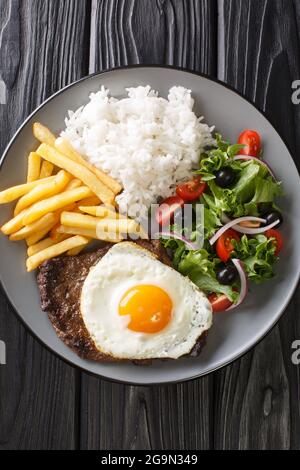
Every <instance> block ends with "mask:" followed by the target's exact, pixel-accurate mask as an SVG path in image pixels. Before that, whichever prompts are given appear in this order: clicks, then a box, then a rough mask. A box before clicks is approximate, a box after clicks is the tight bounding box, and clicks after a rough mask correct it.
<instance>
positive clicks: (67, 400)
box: [0, 0, 90, 449]
mask: <svg viewBox="0 0 300 470" xmlns="http://www.w3.org/2000/svg"><path fill="white" fill-rule="evenodd" d="M89 24H90V10H89V2H88V1H86V0H66V1H64V2H53V1H51V0H43V1H40V0H35V1H32V0H22V1H21V0H10V1H8V0H7V1H5V2H0V64H1V65H0V80H1V81H0V95H1V96H0V103H2V104H0V120H1V128H0V137H1V144H0V146H1V151H3V149H4V147H5V145H6V144H7V142H8V140H9V139H10V137H11V136H12V135H13V133H14V131H15V130H16V129H17V127H18V125H19V124H21V122H22V121H23V120H24V118H26V116H27V115H28V114H29V113H30V112H31V111H32V110H33V109H34V108H35V107H36V106H37V105H39V104H40V103H41V102H42V101H43V100H44V99H45V98H46V97H47V96H49V95H51V94H52V93H53V92H54V91H56V90H58V89H59V88H61V87H63V86H64V85H66V84H68V83H69V82H71V81H73V80H75V79H77V78H80V77H81V76H83V75H85V74H87V72H88V68H87V66H88V51H87V47H88V35H89ZM0 339H1V340H4V341H5V342H6V346H7V364H6V365H5V366H4V365H1V366H0V449H73V448H75V447H76V444H77V419H78V413H77V411H78V407H77V406H76V405H77V391H78V388H77V387H76V384H77V383H79V382H78V378H79V372H77V371H75V370H74V369H72V368H71V367H70V366H67V365H66V364H64V363H63V362H62V361H60V360H59V359H57V358H56V357H55V356H54V355H52V354H51V353H49V352H47V351H46V349H45V348H43V347H42V346H41V345H40V344H39V343H38V342H37V341H36V340H34V339H33V338H32V337H31V336H30V334H28V333H27V331H26V330H25V329H24V327H23V326H22V325H21V323H20V322H19V321H18V320H17V319H16V318H15V316H14V314H13V312H12V309H11V307H10V306H9V304H8V302H7V300H6V297H5V294H4V292H2V291H1V293H0Z"/></svg>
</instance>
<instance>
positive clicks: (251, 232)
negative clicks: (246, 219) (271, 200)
mask: <svg viewBox="0 0 300 470" xmlns="http://www.w3.org/2000/svg"><path fill="white" fill-rule="evenodd" d="M279 223H280V220H279V219H277V220H275V222H273V223H272V224H269V225H265V226H264V227H259V228H250V227H241V226H240V225H234V226H233V228H234V230H235V231H236V232H239V233H244V234H246V235H258V234H260V233H264V232H266V231H267V230H270V229H271V228H273V227H276V225H278V224H279Z"/></svg>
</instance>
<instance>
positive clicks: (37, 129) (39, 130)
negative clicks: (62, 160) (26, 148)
mask: <svg viewBox="0 0 300 470" xmlns="http://www.w3.org/2000/svg"><path fill="white" fill-rule="evenodd" d="M33 135H34V137H35V138H36V139H37V140H39V141H40V142H44V143H45V144H47V145H54V144H55V135H53V134H52V132H51V131H50V130H49V129H48V127H46V126H43V124H41V123H40V122H35V123H34V124H33Z"/></svg>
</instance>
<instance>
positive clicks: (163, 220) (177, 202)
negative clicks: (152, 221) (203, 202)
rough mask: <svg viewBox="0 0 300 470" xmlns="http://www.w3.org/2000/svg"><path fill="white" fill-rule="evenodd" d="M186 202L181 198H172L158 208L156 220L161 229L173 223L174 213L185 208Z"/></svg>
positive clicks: (168, 198)
mask: <svg viewBox="0 0 300 470" xmlns="http://www.w3.org/2000/svg"><path fill="white" fill-rule="evenodd" d="M183 205H184V200H183V199H182V198H181V197H179V196H170V197H167V199H165V200H164V201H163V202H162V203H161V204H160V206H159V207H158V208H157V210H156V213H155V218H156V221H157V223H158V224H159V225H160V227H162V226H164V225H166V224H170V223H172V219H173V215H174V212H175V211H176V210H177V209H179V208H180V207H183Z"/></svg>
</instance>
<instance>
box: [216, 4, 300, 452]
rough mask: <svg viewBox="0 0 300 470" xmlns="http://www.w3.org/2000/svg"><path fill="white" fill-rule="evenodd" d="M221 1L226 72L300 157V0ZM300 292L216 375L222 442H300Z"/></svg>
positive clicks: (226, 445)
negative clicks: (296, 361)
mask: <svg viewBox="0 0 300 470" xmlns="http://www.w3.org/2000/svg"><path fill="white" fill-rule="evenodd" d="M218 6H219V43H218V48H219V78H220V79H222V80H225V81H226V82H227V83H229V84H231V85H233V86H234V87H235V88H237V89H238V90H239V91H241V92H243V93H244V94H245V95H246V96H247V97H248V98H250V99H251V100H253V101H255V103H256V104H257V105H258V106H259V107H260V108H261V109H263V110H265V111H266V113H267V115H268V116H269V118H270V119H271V121H272V122H273V123H274V124H275V126H276V127H277V128H278V130H279V131H280V132H281V133H282V135H283V136H284V137H285V139H286V140H287V141H288V143H289V145H290V147H291V149H292V152H293V153H294V155H296V156H297V155H298V154H299V150H300V146H299V144H300V141H299V139H300V131H299V129H298V128H297V126H296V123H297V122H299V117H300V115H299V113H300V107H299V106H298V107H296V106H294V105H293V104H292V102H291V84H292V81H293V80H296V79H298V78H299V76H300V64H299V41H298V37H299V20H300V15H299V13H300V8H299V4H298V5H297V2H293V1H284V0H275V1H274V0H272V1H271V0H263V1H261V0H251V1H249V0H243V1H241V0H219V2H218ZM295 13H296V15H295ZM299 163H300V161H299V158H298V159H297V164H298V165H299ZM299 295H300V293H299V289H298V291H297V293H296V294H295V296H294V299H293V301H292V302H291V303H290V305H289V307H288V308H287V311H286V313H285V315H284V316H283V318H282V319H281V321H280V323H279V326H277V327H276V328H274V329H273V331H272V332H271V333H270V334H269V335H268V336H267V337H266V338H265V339H264V340H263V341H262V342H261V343H260V344H259V345H258V346H257V347H256V348H255V349H254V350H253V351H252V352H250V353H249V354H247V355H246V356H244V358H243V359H242V360H240V361H237V362H236V363H235V364H233V365H231V366H229V367H227V368H226V369H223V370H221V371H219V372H218V373H217V374H215V378H214V385H215V395H214V396H215V410H214V422H215V436H214V445H215V447H216V448H218V449H288V448H298V449H299V447H300V441H299V437H297V436H299V423H300V413H299V395H300V385H299V367H298V368H297V367H296V366H294V365H293V364H292V363H291V344H292V342H293V341H294V340H295V339H298V338H299V337H300V323H299V298H300V296H299Z"/></svg>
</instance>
